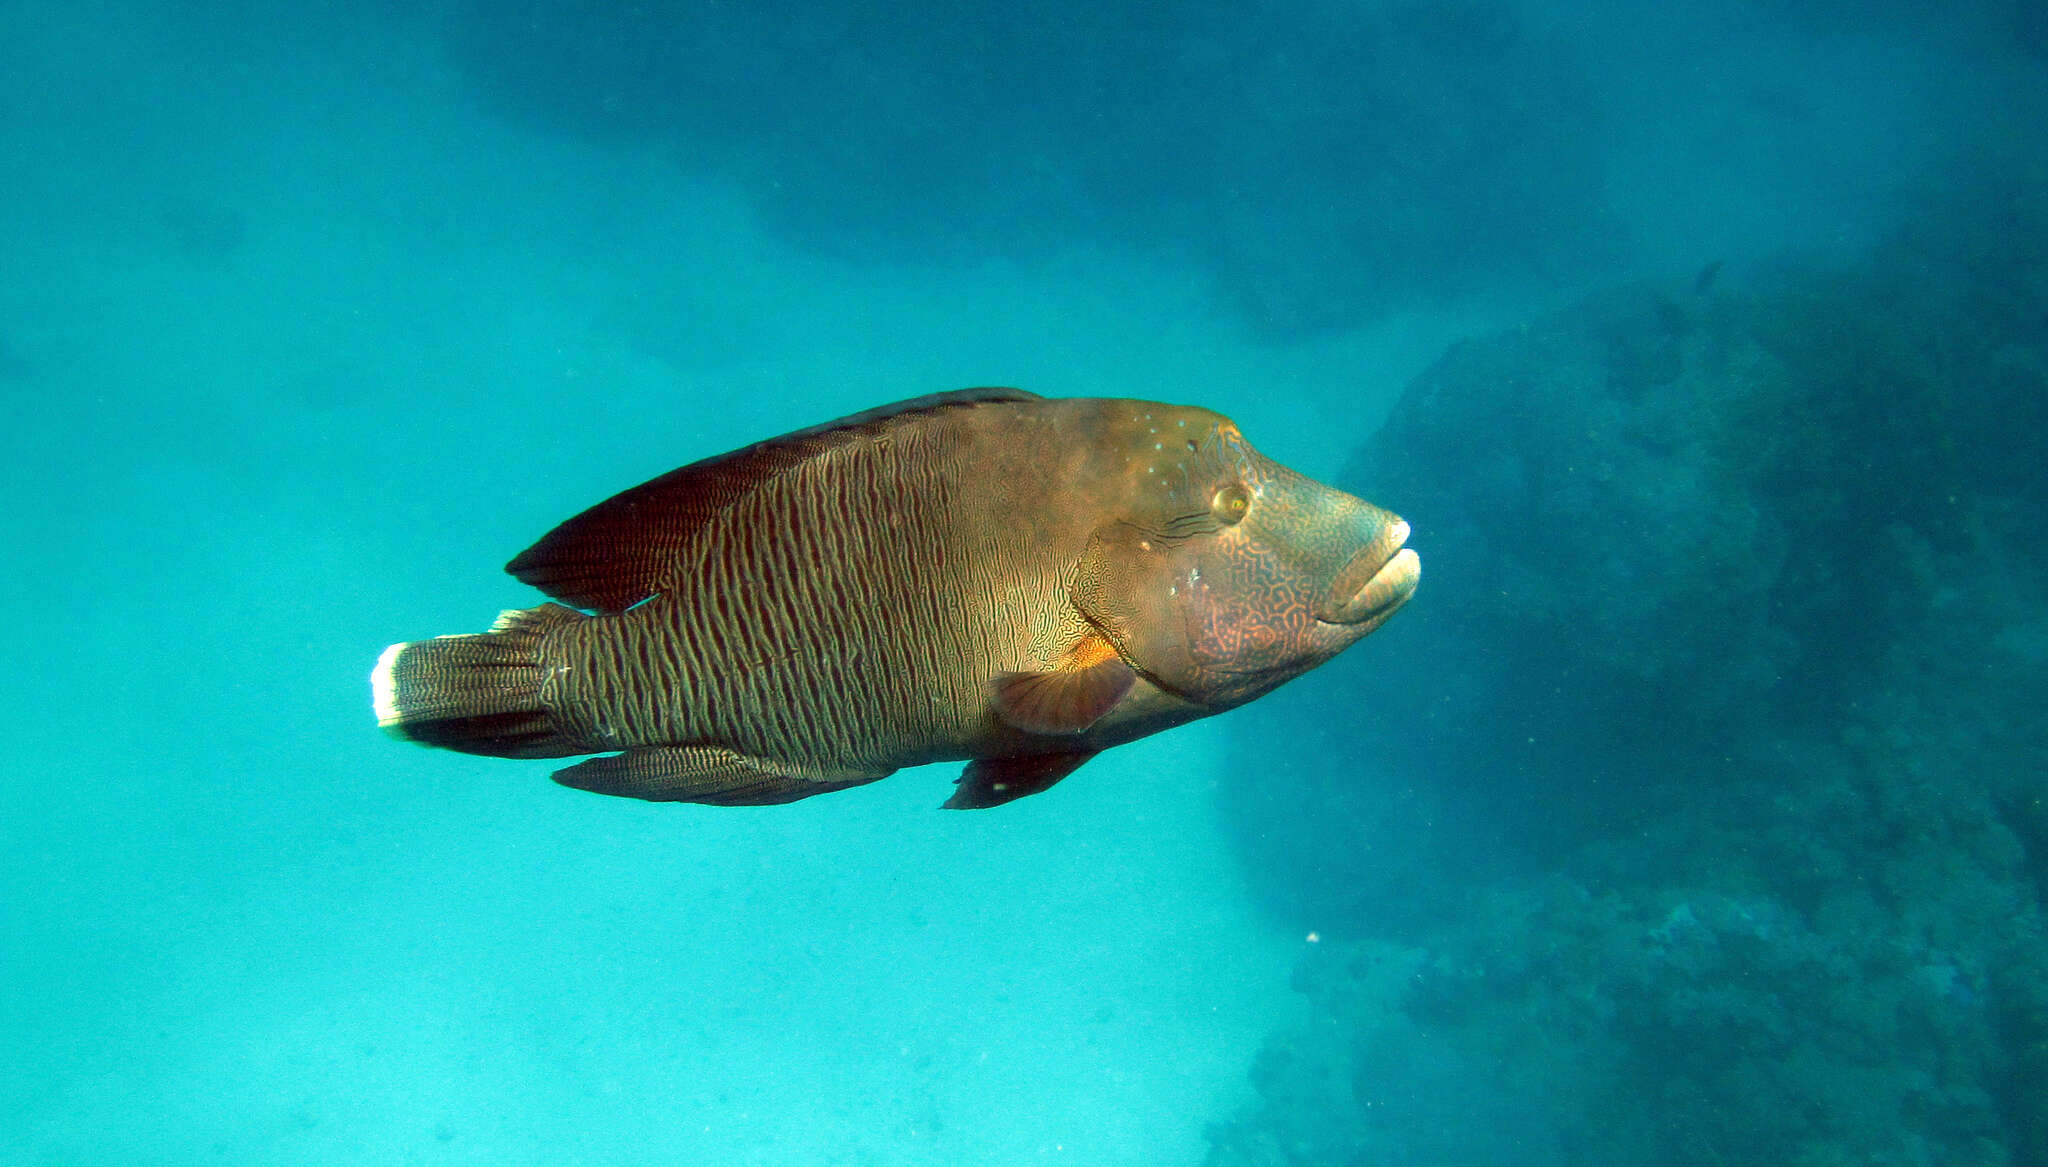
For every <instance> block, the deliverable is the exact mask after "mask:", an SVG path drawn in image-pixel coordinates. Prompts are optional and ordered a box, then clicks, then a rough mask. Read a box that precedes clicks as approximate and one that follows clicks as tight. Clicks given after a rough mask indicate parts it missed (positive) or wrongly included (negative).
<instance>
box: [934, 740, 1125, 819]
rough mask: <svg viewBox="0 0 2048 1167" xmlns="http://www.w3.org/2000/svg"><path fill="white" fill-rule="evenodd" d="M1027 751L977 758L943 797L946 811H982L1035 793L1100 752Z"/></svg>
mask: <svg viewBox="0 0 2048 1167" xmlns="http://www.w3.org/2000/svg"><path fill="white" fill-rule="evenodd" d="M1100 752H1101V751H1100V750H1082V751H1080V752H1078V753H1071V754H1026V755H1023V756H1021V757H1015V758H976V759H975V760H974V761H972V762H969V763H968V764H967V769H965V770H963V771H962V772H961V774H960V778H959V782H960V785H959V788H958V789H956V790H954V791H953V797H951V798H949V799H947V800H946V809H947V810H985V809H987V808H989V807H991V806H1001V805H1003V804H1004V803H1006V802H1011V801H1014V800H1016V799H1019V798H1022V797H1024V796H1025V795H1027V794H1037V793H1038V792H1040V791H1042V790H1044V789H1046V788H1047V787H1049V786H1051V785H1052V784H1053V783H1055V782H1058V781H1059V780H1060V779H1062V778H1065V777H1066V776H1067V775H1069V774H1072V773H1073V772H1074V771H1076V770H1078V769H1080V768H1081V764H1082V763H1083V762H1086V761H1087V760H1088V759H1090V758H1092V757H1094V756H1095V755H1096V754H1098V753H1100Z"/></svg>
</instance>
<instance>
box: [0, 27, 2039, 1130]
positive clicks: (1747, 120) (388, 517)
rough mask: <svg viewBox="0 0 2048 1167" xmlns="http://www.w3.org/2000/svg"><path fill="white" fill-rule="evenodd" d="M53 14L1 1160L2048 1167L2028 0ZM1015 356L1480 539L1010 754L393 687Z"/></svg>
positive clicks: (8, 916)
mask: <svg viewBox="0 0 2048 1167" xmlns="http://www.w3.org/2000/svg"><path fill="white" fill-rule="evenodd" d="M0 29H4V30H5V32H4V36H0V45H4V48H0V175H4V176H5V177H4V179H0V216H4V218H0V272H4V273H5V277H4V278H0V408H4V415H0V421H4V432H5V433H6V434H7V435H8V437H7V443H6V447H5V448H6V452H7V457H6V459H5V465H6V468H7V472H6V477H5V480H4V484H0V491H4V495H0V498H4V505H0V562H4V563H5V564H6V565H7V566H8V568H9V570H6V571H5V572H0V582H4V586H5V587H6V588H7V589H8V599H9V601H10V602H9V607H10V609H11V610H12V611H13V612H15V613H16V619H15V628H14V633H13V642H12V650H11V656H12V662H13V667H12V669H11V670H10V674H9V675H10V678H11V680H10V684H9V687H8V690H7V691H8V693H9V694H10V695H11V704H12V706H13V707H14V708H16V709H17V710H18V711H19V714H20V716H19V718H18V721H17V724H16V727H15V730H14V732H13V733H11V734H10V735H8V741H7V744H6V745H5V746H4V747H0V750H4V751H5V753H4V757H5V760H6V761H5V768H4V769H5V773H6V775H7V777H6V778H5V779H4V780H0V1160H5V1161H7V1162H19V1163H38V1164H60V1163H61V1164H71V1163H102V1162H135V1163H168V1164H178V1163H200V1162H206V1163H306V1164H327V1163H394V1162H404V1163H442V1162H448V1163H536V1164H538V1163H565V1162H566V1163H605V1164H639V1163H649V1164H652V1163H678V1162H690V1163H717V1164H790V1163H803V1164H810V1163H817V1164H957V1163H989V1164H1009V1163H1023V1162H1033V1163H1037V1162H1070V1163H1076V1164H1146V1165H1150V1164H1200V1163H1207V1164H1210V1165H1212V1167H1232V1165H1237V1164H1260V1165H1262V1167H1263V1165H1272V1164H1335V1163H1347V1162H1369V1161H1370V1162H1378V1161H1389V1162H1414V1163H1430V1162H1443V1163H1461V1164H1469V1163H1481V1162H1483V1163H1550V1162H1617V1163H1636V1162H1641V1163H1652V1162H1674V1163H1694V1162H1701V1163H1704V1162H1738V1161H1739V1162H1758V1163H1764V1162H1772V1163H1784V1162H1804V1163H1825V1162H1850V1161H1854V1162H1886V1163H1973V1164H1974V1163H1983V1164H1994V1163H2011V1164H2043V1163H2048V1113H2044V1111H2043V1108H2042V1106H2041V1103H2040V1101H2039V1098H2038V1096H2037V1092H2036V1091H2035V1090H2034V1089H2033V1087H2032V1086H2031V1085H2030V1084H2032V1083H2037V1082H2038V1081H2039V1077H2038V1076H2039V1075H2040V1074H2041V1073H2044V1072H2048V1053H2044V1052H2043V1051H2044V1050H2048V952H2044V949H2043V945H2042V942H2041V936H2042V933H2041V908H2040V901H2041V897H2042V895H2043V893H2044V889H2048V874H2044V872H2048V813H2044V811H2043V810H2042V809H2041V808H2042V797H2043V789H2044V788H2043V785H2042V782H2043V779H2042V765H2041V763H2042V759H2043V758H2044V756H2048V752H2044V734H2043V729H2042V722H2041V720H2040V715H2039V713H2038V711H2037V710H2036V709H2035V708H2034V706H2035V705H2036V704H2038V702H2037V700H2033V699H2031V698H2030V697H2029V694H2037V693H2039V692H2043V691H2048V686H2043V684H2042V682H2043V681H2044V680H2048V676H2044V674H2048V649H2044V645H2048V631H2044V629H2048V608H2044V606H2043V603H2042V596H2043V595H2044V589H2043V584H2044V579H2048V567H2044V564H2043V562H2042V554H2041V551H2040V550H2039V546H2038V529H2039V526H2038V521H2039V520H2040V519H2041V518H2043V517H2044V514H2043V512H2044V511H2048V499H2044V489H2043V485H2042V479H2041V476H2040V474H2039V470H2038V467H2039V466H2040V465H2041V464H2043V463H2042V460H2041V458H2040V448H2039V447H2040V435H2041V433H2042V432H2043V430H2042V428H2041V427H2040V426H2039V425H2038V424H2036V423H2038V422H2040V421H2042V420H2044V419H2043V417H2042V413H2043V409H2044V406H2043V402H2044V401H2048V374H2044V370H2048V296H2044V294H2043V292H2044V284H2043V283H2042V281H2041V277H2040V276H2039V272H2040V271H2041V270H2044V269H2043V268H2042V267H2041V266H2040V264H2039V263H2038V261H2039V260H2040V259H2041V258H2042V257H2043V253H2044V251H2048V245H2044V239H2048V206H2044V204H2043V199H2042V196H2041V193H2040V192H2041V191H2042V190H2043V189H2044V186H2043V183H2042V181H2041V180H2042V178H2043V169H2042V165H2041V162H2040V159H2041V158H2043V157H2048V150H2044V149H2042V147H2043V146H2044V145H2048V143H2043V142H2042V141H2041V140H2040V138H2041V135H2042V131H2041V129H2040V127H2041V126H2042V125H2048V118H2043V117H2041V116H2039V115H2040V114H2041V113H2042V111H2043V101H2042V95H2043V93H2044V91H2048V39H2044V37H2048V34H2044V25H2043V22H2042V20H2041V18H2040V16H2039V15H2038V14H2037V13H2035V12H2034V11H2033V9H2032V7H2031V6H2029V5H2026V4H2023V3H2017V2H2015V3H2010V4H2006V5H2003V6H2001V5H1996V4H1987V5H1982V6H1979V7H1977V8H1971V9H1956V8H1954V7H1953V6H1921V5H1916V4H1909V3H1898V4H1888V5H1882V6H1879V7H1877V8H1870V7H1868V6H1864V5H1818V6H1793V5H1774V4H1732V3H1731V4H1720V5H1706V6H1695V8H1693V9H1688V11H1686V12H1685V13H1683V14H1680V15H1674V14H1672V13H1670V12H1668V11H1667V10H1666V8H1665V7H1664V6H1657V5H1648V4H1641V5H1637V4H1629V3H1621V2H1618V0H1617V2H1614V3H1605V4H1601V5H1596V6H1593V7H1591V8H1587V7H1577V6H1574V7H1566V6H1554V7H1552V6H1544V5H1537V4H1532V5H1527V6H1515V5H1508V4H1499V5H1495V4H1490V3H1473V4H1461V5H1452V6H1441V5H1428V6H1424V5H1405V4H1378V3H1366V4H1360V3H1335V2H1331V3H1316V4H1310V5H1303V6H1257V7H1255V8H1252V9H1245V8H1241V7H1230V8H1225V7H1222V6H1216V7H1210V8H1204V7H1199V6H1184V7H1181V6H1177V7H1169V8H1164V9H1158V10H1150V9H1148V10H1146V11H1145V12H1144V13H1142V14H1139V13H1136V12H1133V13H1132V14H1121V13H1119V12H1108V13H1104V12H1098V11H1096V10H1094V9H1091V8H1083V7H1076V8H1075V9H1073V10H1072V11H1060V10H1057V9H1047V10H1037V11H1035V12H1033V13H1031V14H1026V13H1024V12H1023V11H1022V10H1010V9H1002V8H996V7H988V8H976V7H973V6H962V7H948V8H944V9H938V10H928V9H924V8H918V7H913V6H908V5H902V6H895V7H883V8H877V9H864V10H860V11H859V12H857V13H855V12H852V11H851V10H842V9H841V8H840V7H839V6H836V5H829V4H804V5H793V6H789V7H787V8H783V9H779V10H777V11H776V12H775V13H773V14H769V13H767V12H764V11H756V10H753V9H749V8H747V7H746V6H721V5H706V6H698V5H676V6H673V7H671V8H663V7H661V6H652V7H636V8H632V9H630V10H623V11H621V10H615V9H614V8H613V7H611V6H601V5H591V6H588V7H586V8H578V7H576V6H573V5H570V4H567V3H555V2H548V0H542V2H538V3H522V4H504V5H494V4H485V3H449V4H446V5H439V6H434V7H433V8H432V9H431V11H428V12H424V13H422V12H419V11H415V10H414V9H412V8H411V7H409V6H398V5H375V4H371V5H361V6H341V5H332V6H330V5H269V4H261V3H247V4H203V3H191V4H158V5H150V4H106V5H100V4H86V5H69V4H66V5H59V4H40V3H0ZM981 384H1014V385H1020V386H1023V387H1026V388H1030V389H1033V390H1036V391H1039V392H1042V393H1046V394H1049V395H1061V396H1065V395H1115V396H1137V397H1145V398H1157V399H1162V400H1168V401H1175V402H1185V403H1192V404H1202V405H1207V406H1210V407H1214V408H1217V409H1220V410H1222V411H1224V412H1226V413H1229V414H1231V415H1232V416H1233V417H1234V418H1235V419H1236V421H1237V422H1238V423H1239V424H1240V425H1241V426H1242V427H1243V429H1244V431H1245V432H1246V434H1247V435H1248V437H1249V438H1250V439H1251V440H1252V441H1253V442H1255V443H1256V444H1257V445H1258V446H1259V447H1260V448H1261V449H1262V450H1263V451H1265V452H1266V453H1268V454H1270V455H1272V456H1274V457H1275V458H1277V459H1279V460H1281V461H1283V462H1286V463H1287V464H1289V465H1292V466H1294V467H1296V468H1298V469H1301V470H1303V471H1304V472H1307V473H1309V474H1312V475H1315V476H1317V477H1319V478H1323V479H1325V480H1329V481H1335V482H1339V483H1341V484H1343V485H1345V486H1346V487H1347V488H1350V489H1353V490H1356V491H1359V492H1361V493H1364V494H1366V495H1368V496H1369V497H1372V498H1374V499H1375V500H1376V501H1379V502H1382V503H1384V504H1386V505H1388V506H1390V507H1392V508H1394V509H1397V510H1400V511H1401V512H1403V513H1404V514H1405V515H1406V516H1407V517H1408V518H1410V519H1411V520H1412V521H1413V522H1414V523H1415V527H1416V536H1415V539H1414V545H1415V546H1416V547H1417V548H1418V549H1419V550H1420V551H1421V554H1422V557H1423V560H1424V564H1425V569H1426V570H1425V580H1424V583H1423V587H1422V592H1421V594H1420V595H1419V596H1418V598H1417V600H1416V601H1415V603H1414V604H1412V605H1411V606H1410V608H1409V609H1408V610H1406V611H1404V612H1403V613H1402V614H1401V615H1400V616H1398V617H1397V618H1396V619H1395V620H1394V621H1393V622H1392V623H1391V624H1390V625H1389V626H1388V627H1387V628H1386V629H1385V630H1383V631H1381V632H1379V633H1376V634H1375V635H1374V636H1372V637H1371V638H1369V639H1368V640H1366V641H1365V642H1363V643H1362V644H1360V645H1359V646H1357V647H1355V648H1353V649H1351V650H1349V652H1348V653H1347V654H1346V655H1345V657H1343V658H1342V659H1340V660H1339V661H1338V662H1336V663H1334V664H1332V665H1331V666H1328V667H1327V668H1325V669H1323V670H1321V671H1318V672H1316V673H1312V674H1310V675H1309V676H1307V677H1305V678H1303V679H1301V680H1299V681H1296V682H1294V683H1293V684H1291V685H1290V686H1289V687H1288V688H1286V689H1285V690H1283V691H1282V692H1281V693H1279V694H1276V695H1274V696H1273V697H1271V698H1268V699H1266V700H1265V701H1262V702H1260V703H1258V704H1256V705H1254V706H1252V707H1249V708H1247V709H1245V710H1242V711H1239V712H1237V713H1233V714H1231V715H1228V716H1225V717H1222V718H1217V719H1214V720H1210V721H1205V722H1202V723H1199V724H1197V725H1193V726H1189V727H1186V728H1183V729H1180V730H1176V731H1173V732H1171V733H1169V734H1166V735H1162V736H1159V737H1155V738H1151V739H1147V740H1145V741H1143V742H1140V743H1136V744H1134V745H1132V746H1128V747H1124V748H1120V749H1118V750H1116V751H1115V752H1113V753H1110V754H1107V755H1105V756H1104V757H1102V758H1099V759H1097V760H1096V761H1094V762H1092V763H1091V764H1090V765H1089V766H1088V767H1087V768H1085V769H1084V770H1082V771H1081V772H1080V773H1079V774H1077V775H1076V776H1075V777H1073V778H1072V779H1070V780H1068V781H1066V782H1064V783H1062V784H1061V785H1060V786H1059V787H1057V788H1056V789H1054V790H1052V791H1050V792H1048V793H1046V794H1044V795H1041V796H1037V797H1033V798H1029V799H1025V800H1022V801H1020V802H1017V803H1015V804H1012V805H1009V806H1006V807H1003V808H1000V809H998V810H994V811H989V812H977V813H951V812H948V813H940V812H939V811H938V810H937V809H935V808H936V807H937V805H938V804H939V803H940V802H942V801H943V800H944V799H945V797H946V796H947V794H948V793H949V792H950V790H951V779H952V777H953V769H954V768H953V767H932V768H927V769H922V770H914V771H906V772H903V773H900V774H898V775H896V776H895V777H892V778H890V779H889V780H887V781H885V782H882V783H878V784H875V785H873V786H868V787H863V788H860V789H857V790H853V791H848V792H844V793H838V794H834V795H830V796H827V797H820V798H815V799H811V800H808V801H805V802H801V803H797V804H793V805H790V806H786V807H775V808H763V809H758V810H729V809H721V808H711V807H695V806H663V805H647V804H641V803H637V802H628V801H624V800H614V799H604V798H597V797H593V796H589V795H585V794H582V793H580V792H576V791H571V790H566V789H563V788H561V787H558V786H556V785H555V784H553V783H551V782H549V781H548V780H547V777H546V774H547V770H548V769H549V767H548V765H547V764H545V763H519V762H506V761H494V760H486V759H479V758H469V757H463V756H458V755H454V754H448V753H442V752H435V751H429V750H425V749H420V748H417V747H412V746H407V745H403V744H400V743H396V742H393V741H391V740H389V739H388V738H386V737H385V736H384V735H382V734H380V733H379V732H378V731H377V729H376V727H375V724H374V719H373V717H372V715H371V711H370V706H369V689H368V684H367V681H366V677H367V674H368V671H369V669H370V666H371V664H372V663H373V662H374V661H375V660H376V659H377V655H378V653H379V651H380V650H381V649H382V648H383V647H384V646H385V645H386V644H388V643H390V642H393V641H397V640H406V639H414V638H419V637H423V636H427V635H432V634H436V633H444V632H454V631H460V630H471V629H479V628H481V627H483V626H484V625H485V624H486V623H487V622H488V620H489V619H490V617H491V616H492V615H493V614H494V613H495V612H497V611H498V610H499V609H501V608H508V607H521V606H527V605H529V604H530V603H532V602H534V601H535V599H536V597H535V595H534V593H532V592H531V591H529V590H527V589H525V588H523V587H521V586H520V585H518V584H517V583H516V582H515V581H513V580H511V579H510V578H508V577H506V576H504V575H503V574H502V573H501V572H500V570H499V568H500V565H502V564H503V563H504V562H505V561H506V560H507V559H508V558H510V557H511V556H512V555H513V554H515V553H517V552H518V551H519V550H520V549H522V548H524V547H525V546H527V545H528V543H530V542H531V541H532V540H533V539H534V538H536V537H537V536H539V535H540V534H542V533H543V532H545V531H546V530H547V529H548V528H549V527H550V526H552V525H553V524H554V523H556V522H558V521H559V520H561V519H563V518H565V517H567V516H568V515H570V514H572V513H574V512H575V511H577V510H579V509H580V508H582V507H584V506H586V505H588V504H590V503H592V502H595V501H597V500H599V499H601V498H603V497H605V496H607V495H608V494H610V493H612V492H613V491H616V490H619V489H621V488H624V487H626V486H630V485H632V484H634V483H636V482H639V481H641V480H643V479H645V478H648V477H651V476H653V475H655V474H658V473H661V472H663V471H665V470H668V469H670V468H672V467H674V466H676V465H680V464H682V463H684V462H687V461H691V460H694V459H696V458H699V457H703V456H706V455H709V454H713V453H717V452H719V451H723V450H727V449H730V448H733V447H735V446H737V445H740V444H743V443H746V442H749V441H752V440H756V439H758V438H762V437H765V436H768V435H772V434H775V433H779V432H784V431H786V430H790V429H794V428H797V427H799V426H802V425H807V424H810V423H813V422H817V421H820V420H823V419H825V418H828V417H833V416H838V415H841V414H845V413H850V412H853V411H856V410H860V409H864V408H867V407H870V406H873V405H876V404H879V403H882V402H886V401H892V400H896V399H900V398H906V397H911V396H915V395H919V394H923V393H928V392H935V391H939V390H944V389H951V388H956V387H960V386H967V385H981ZM1390 419H1391V420H1390ZM1646 1084H1647V1085H1646Z"/></svg>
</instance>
